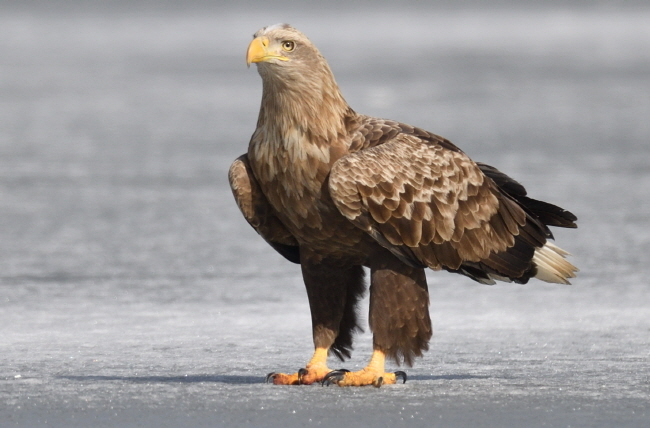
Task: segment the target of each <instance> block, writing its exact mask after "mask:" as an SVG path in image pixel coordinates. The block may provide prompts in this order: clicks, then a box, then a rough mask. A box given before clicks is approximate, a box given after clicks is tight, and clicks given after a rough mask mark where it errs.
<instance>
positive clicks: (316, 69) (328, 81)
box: [257, 57, 352, 142]
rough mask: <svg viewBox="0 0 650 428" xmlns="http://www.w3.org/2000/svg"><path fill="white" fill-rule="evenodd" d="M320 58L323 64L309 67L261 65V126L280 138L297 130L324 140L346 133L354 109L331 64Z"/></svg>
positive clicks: (259, 120)
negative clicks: (333, 72)
mask: <svg viewBox="0 0 650 428" xmlns="http://www.w3.org/2000/svg"><path fill="white" fill-rule="evenodd" d="M318 59H319V60H320V61H319V62H320V64H317V66H310V67H305V64H296V67H291V66H289V67H287V66H284V67H282V66H278V65H275V64H263V65H260V67H259V72H260V75H261V76H262V82H263V94H262V106H261V109H260V115H259V119H258V124H257V126H258V128H266V132H267V133H272V134H276V135H277V136H278V137H282V136H283V135H286V134H287V133H294V132H296V131H298V132H300V133H302V134H306V135H310V136H311V137H312V138H313V139H314V140H318V141H322V142H324V141H331V140H333V139H336V138H339V137H340V136H342V135H344V134H345V116H346V114H351V112H352V110H351V109H350V107H349V106H348V104H347V103H346V101H345V99H344V98H343V96H342V95H341V92H340V90H339V88H338V85H337V84H336V81H335V80H334V76H333V75H332V72H331V70H330V68H329V66H328V65H327V63H326V62H325V60H324V59H323V58H322V57H319V58H318ZM287 65H288V64H287ZM280 67H282V68H280ZM314 142H316V141H314Z"/></svg>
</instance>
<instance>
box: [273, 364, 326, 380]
mask: <svg viewBox="0 0 650 428" xmlns="http://www.w3.org/2000/svg"><path fill="white" fill-rule="evenodd" d="M331 372H332V371H331V370H330V369H329V368H328V367H327V366H326V365H324V364H308V365H307V367H306V368H304V369H300V370H298V371H297V372H296V373H293V374H286V373H275V372H271V373H269V374H268V375H266V382H267V383H269V382H273V384H274V385H311V384H312V383H316V382H321V381H322V380H323V379H324V378H325V376H326V375H327V374H328V373H331Z"/></svg>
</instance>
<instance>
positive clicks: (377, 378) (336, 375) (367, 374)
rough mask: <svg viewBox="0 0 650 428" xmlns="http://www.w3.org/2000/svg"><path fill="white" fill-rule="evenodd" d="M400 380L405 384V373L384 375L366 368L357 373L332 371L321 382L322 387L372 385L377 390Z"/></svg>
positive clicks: (398, 372)
mask: <svg viewBox="0 0 650 428" xmlns="http://www.w3.org/2000/svg"><path fill="white" fill-rule="evenodd" d="M400 377H401V378H402V379H403V382H402V383H406V373H404V372H403V371H396V372H394V373H384V372H383V370H382V371H377V370H372V369H369V368H368V367H366V368H364V369H362V370H359V371H358V372H350V371H348V370H334V371H331V372H329V373H328V374H327V375H326V376H325V377H324V378H323V380H322V381H321V384H322V385H328V386H329V385H331V384H335V385H338V386H366V385H372V386H375V387H377V388H379V387H380V386H382V385H389V384H394V383H397V379H398V378H400Z"/></svg>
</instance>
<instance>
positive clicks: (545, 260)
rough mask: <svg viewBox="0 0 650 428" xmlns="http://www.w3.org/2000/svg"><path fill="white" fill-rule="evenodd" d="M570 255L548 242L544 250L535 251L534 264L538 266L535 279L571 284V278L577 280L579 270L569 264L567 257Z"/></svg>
mask: <svg viewBox="0 0 650 428" xmlns="http://www.w3.org/2000/svg"><path fill="white" fill-rule="evenodd" d="M568 255H569V253H568V252H567V251H564V250H563V249H562V248H560V247H558V246H557V245H555V244H553V243H552V242H550V241H547V242H546V244H545V245H544V246H543V247H542V248H537V249H536V250H535V255H534V256H533V263H535V266H537V274H536V275H535V278H538V279H541V280H542V281H546V282H554V283H558V284H570V282H569V281H568V279H569V278H575V276H576V275H575V273H576V272H578V268H577V267H575V266H573V265H572V264H571V263H569V262H568V261H567V260H566V259H565V257H566V256H568Z"/></svg>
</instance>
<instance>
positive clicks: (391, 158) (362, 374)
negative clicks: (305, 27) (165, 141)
mask: <svg viewBox="0 0 650 428" xmlns="http://www.w3.org/2000/svg"><path fill="white" fill-rule="evenodd" d="M246 61H247V63H248V64H249V65H250V64H251V63H256V64H257V67H258V71H259V74H260V75H261V77H262V82H263V92H262V105H261V109H260V113H259V119H258V121H257V128H256V129H255V132H254V133H253V136H252V138H251V140H250V144H249V147H248V153H247V154H245V155H242V156H241V157H239V158H238V159H237V160H235V162H234V163H233V164H232V166H231V168H230V172H229V180H230V185H231V187H232V191H233V194H234V196H235V199H236V201H237V205H238V206H239V208H240V209H241V212H242V213H243V215H244V217H245V218H246V220H247V221H248V222H249V223H250V224H251V226H253V228H255V230H256V231H257V232H258V233H259V234H260V235H261V236H262V237H263V238H264V239H265V240H266V241H267V242H268V243H269V244H270V245H271V246H272V247H273V248H274V249H275V250H276V251H278V252H279V253H280V254H281V255H283V256H284V257H285V258H286V259H288V260H289V261H291V262H294V263H299V264H300V266H301V268H302V274H303V278H304V282H305V287H306V289H307V296H308V299H309V306H310V309H311V317H312V329H313V340H314V347H315V352H314V354H313V357H312V359H311V360H310V361H309V362H308V364H307V365H306V366H305V368H302V369H300V370H298V371H297V372H296V373H293V374H284V373H271V374H269V376H268V378H267V380H272V381H273V383H275V384H310V383H314V382H317V381H320V382H326V383H335V384H338V385H341V386H347V385H349V386H360V385H375V386H378V385H381V384H382V383H383V384H390V383H395V382H396V380H397V379H398V378H399V377H400V376H401V377H403V378H404V381H406V375H405V374H404V372H401V371H398V372H395V373H386V372H385V368H384V362H385V358H386V357H389V358H392V359H394V360H395V361H396V362H397V363H400V362H405V363H406V364H408V365H411V364H412V363H413V359H414V358H415V357H418V356H421V355H422V352H423V351H426V350H427V349H428V342H429V339H430V337H431V321H430V319H429V311H428V306H429V294H428V291H427V282H426V278H425V272H424V269H425V268H431V269H433V270H446V271H449V272H455V273H459V274H462V275H465V276H468V277H470V278H471V279H473V280H475V281H478V282H481V283H486V284H491V283H493V282H494V280H503V281H514V282H517V283H525V282H527V281H528V280H529V279H530V278H539V279H541V280H543V281H548V282H555V283H568V279H569V278H572V277H574V276H575V272H576V271H577V269H576V268H575V266H573V265H572V264H571V263H569V262H568V261H567V260H565V256H566V255H567V253H566V252H565V251H563V250H562V249H560V248H558V247H557V246H555V245H554V244H552V243H551V242H550V241H549V240H550V239H551V238H553V236H552V234H551V231H550V230H549V228H548V226H558V227H571V228H573V227H576V224H575V221H576V217H575V216H574V215H573V214H571V213H570V212H568V211H566V210H564V209H562V208H559V207H557V206H555V205H551V204H549V203H546V202H542V201H538V200H535V199H531V198H529V197H528V196H527V195H526V190H525V189H524V187H523V186H522V185H521V184H519V183H518V182H517V181H515V180H513V179H512V178H510V177H508V176H507V175H506V174H504V173H502V172H500V171H499V170H497V169H496V168H494V167H492V166H489V165H485V164H481V163H476V162H474V161H472V160H471V159H470V158H469V157H468V156H467V155H466V154H465V153H463V152H462V151H461V150H460V149H459V148H458V147H456V146H455V145H454V144H452V143H451V142H449V141H448V140H446V139H444V138H442V137H440V136H438V135H435V134H432V133H430V132H427V131H425V130H423V129H420V128H416V127H414V126H410V125H406V124H403V123H399V122H396V121H393V120H386V119H378V118H374V117H369V116H364V115H362V114H359V113H357V112H355V111H354V110H352V108H350V106H348V104H347V103H346V101H345V99H344V98H343V96H342V95H341V92H340V91H339V88H338V86H337V84H336V82H335V80H334V76H333V74H332V71H331V70H330V67H329V66H328V64H327V62H326V61H325V58H323V56H322V55H321V54H320V52H319V51H318V49H316V47H315V46H314V45H313V44H312V43H311V42H310V41H309V39H307V37H306V36H305V35H304V34H302V33H301V32H299V31H298V30H296V29H294V28H292V27H290V26H289V25H286V24H279V25H273V26H270V27H265V28H262V29H261V30H259V31H258V32H257V33H255V35H254V38H253V41H252V42H251V43H250V45H249V47H248V52H247V57H246ZM364 266H365V267H367V268H369V269H370V314H369V324H370V328H371V330H372V332H373V355H372V358H371V360H370V362H369V364H368V366H367V367H365V368H364V369H362V370H360V371H357V372H348V371H346V370H335V371H332V370H330V369H329V368H328V366H327V356H328V354H329V353H333V354H334V355H336V356H338V357H339V358H341V359H344V358H345V357H349V356H350V351H351V350H352V336H353V333H354V332H355V331H356V330H358V329H359V328H360V327H359V325H358V322H357V315H356V308H357V304H358V302H359V299H360V298H361V297H362V295H363V294H364V292H365V288H366V286H365V282H364V271H363V267H364Z"/></svg>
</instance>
